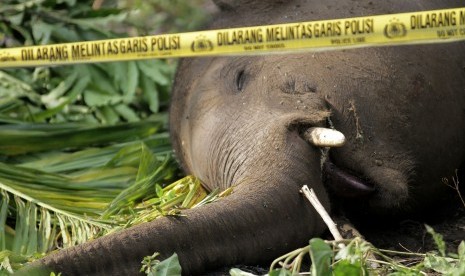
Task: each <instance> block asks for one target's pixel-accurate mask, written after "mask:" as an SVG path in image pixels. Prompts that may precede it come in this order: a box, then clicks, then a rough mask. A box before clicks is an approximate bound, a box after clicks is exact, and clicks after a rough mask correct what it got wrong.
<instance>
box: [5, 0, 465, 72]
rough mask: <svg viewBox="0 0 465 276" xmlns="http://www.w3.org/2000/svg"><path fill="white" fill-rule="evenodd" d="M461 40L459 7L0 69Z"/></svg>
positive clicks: (222, 33) (180, 38)
mask: <svg viewBox="0 0 465 276" xmlns="http://www.w3.org/2000/svg"><path fill="white" fill-rule="evenodd" d="M458 40H465V7H462V8H454V9H443V10H431V11H421V12H410V13H398V14H385V15H375V16H367V17H353V18H345V19H331V20H320V21H309V22H297V23H287V24H277V25H266V26H255V27H244V28H232V29H221V30H210V31H200V32H189V33H178V34H167V35H155V36H144V37H132V38H120V39H109V40H96V41H81V42H73V43H62V44H51V45H41V46H29V47H17V48H6V49H0V68H9V67H27V66H51V65H61V64H76V63H93V62H109V61H123V60H137V59H151V58H174V57H195V56H212V55H247V54H266V53H273V52H278V53H279V52H295V51H311V50H313V51H321V50H334V49H344V48H356V47H368V46H383V45H402V44H418V43H444V42H453V41H458Z"/></svg>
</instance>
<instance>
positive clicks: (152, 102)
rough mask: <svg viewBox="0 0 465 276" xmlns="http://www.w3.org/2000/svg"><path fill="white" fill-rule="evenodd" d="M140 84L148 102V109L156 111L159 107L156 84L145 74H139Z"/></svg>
mask: <svg viewBox="0 0 465 276" xmlns="http://www.w3.org/2000/svg"><path fill="white" fill-rule="evenodd" d="M140 85H141V89H142V93H143V95H144V98H145V100H146V101H147V102H148V103H149V108H150V111H152V112H153V113H156V112H158V111H159V108H160V100H159V98H160V96H159V94H158V93H159V91H158V89H157V85H156V84H155V83H154V82H153V80H151V79H150V78H149V77H147V76H146V75H142V74H141V76H140Z"/></svg>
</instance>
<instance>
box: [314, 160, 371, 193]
mask: <svg viewBox="0 0 465 276" xmlns="http://www.w3.org/2000/svg"><path fill="white" fill-rule="evenodd" d="M323 181H324V183H325V185H326V186H327V187H328V188H329V189H330V190H331V192H333V193H334V194H335V195H336V196H339V197H346V198H360V197H367V196H369V195H371V194H372V193H373V192H375V185H373V183H371V182H370V181H369V180H367V179H365V178H363V177H359V176H356V175H355V174H352V173H350V172H348V171H347V170H343V169H341V168H339V167H338V166H336V165H335V164H334V163H333V162H331V161H330V160H329V158H328V159H327V160H326V161H325V162H324V163H323Z"/></svg>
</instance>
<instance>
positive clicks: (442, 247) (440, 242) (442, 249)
mask: <svg viewBox="0 0 465 276" xmlns="http://www.w3.org/2000/svg"><path fill="white" fill-rule="evenodd" d="M425 227H426V231H427V232H428V233H429V234H430V235H431V237H432V238H433V240H434V243H435V244H436V246H437V248H438V250H439V253H441V256H443V257H445V256H446V243H445V242H444V239H443V238H442V235H441V234H439V233H436V232H435V231H434V229H433V228H432V227H431V226H429V225H426V224H425Z"/></svg>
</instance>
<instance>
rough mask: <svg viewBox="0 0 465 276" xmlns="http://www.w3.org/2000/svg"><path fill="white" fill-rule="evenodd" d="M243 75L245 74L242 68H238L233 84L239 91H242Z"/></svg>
mask: <svg viewBox="0 0 465 276" xmlns="http://www.w3.org/2000/svg"><path fill="white" fill-rule="evenodd" d="M245 77H246V74H245V71H244V70H240V71H239V72H237V74H236V80H235V84H236V89H237V91H239V92H242V91H243V90H244V85H245Z"/></svg>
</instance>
